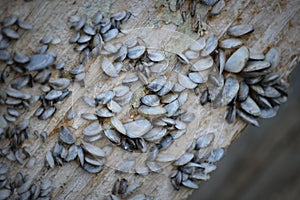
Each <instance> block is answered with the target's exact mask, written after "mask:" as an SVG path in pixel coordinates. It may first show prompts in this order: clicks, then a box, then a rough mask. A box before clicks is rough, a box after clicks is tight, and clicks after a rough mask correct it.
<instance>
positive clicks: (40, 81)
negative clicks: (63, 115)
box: [0, 15, 70, 164]
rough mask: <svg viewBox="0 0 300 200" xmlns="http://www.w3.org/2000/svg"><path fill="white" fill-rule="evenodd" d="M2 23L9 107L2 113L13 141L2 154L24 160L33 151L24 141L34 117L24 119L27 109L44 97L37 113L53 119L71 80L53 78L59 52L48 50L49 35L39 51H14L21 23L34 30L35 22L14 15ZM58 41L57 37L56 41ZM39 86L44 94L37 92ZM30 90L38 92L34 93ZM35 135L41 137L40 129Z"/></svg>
mask: <svg viewBox="0 0 300 200" xmlns="http://www.w3.org/2000/svg"><path fill="white" fill-rule="evenodd" d="M16 24H17V25H16ZM1 26H2V28H1V33H2V34H3V35H2V34H1V35H0V36H1V41H0V43H1V50H0V60H1V62H2V63H1V88H0V104H1V107H2V108H3V109H5V108H6V113H1V114H0V138H1V140H7V141H9V143H8V144H9V145H6V146H5V147H1V156H3V157H6V158H8V159H9V160H10V161H16V160H17V161H18V162H19V163H20V164H23V163H24V160H25V159H26V158H28V157H30V154H31V153H30V150H29V148H28V147H26V146H24V145H23V143H24V141H25V140H26V139H28V138H29V137H30V128H29V124H30V120H29V119H24V118H26V113H27V111H28V110H29V109H30V107H32V106H34V105H36V104H37V102H38V101H40V102H41V106H40V107H39V108H38V109H37V110H36V112H35V116H36V117H38V119H40V120H46V119H49V118H50V117H51V116H53V114H54V113H55V111H56V107H55V104H56V103H59V102H62V101H63V100H64V99H65V98H66V97H67V96H68V95H69V94H70V92H69V91H68V90H67V88H68V87H69V85H70V81H69V79H67V78H54V79H51V75H52V73H54V72H53V70H50V69H48V68H49V67H51V66H53V64H54V61H55V58H56V56H55V55H54V54H52V53H49V54H48V53H46V51H47V49H48V44H46V43H49V42H50V41H51V40H49V39H47V38H49V37H47V38H42V39H41V43H43V44H44V45H43V46H42V47H41V48H40V49H39V50H38V51H37V52H36V53H35V54H33V55H31V56H27V55H25V54H24V53H21V52H19V51H14V50H12V51H11V50H10V48H9V44H11V43H12V42H13V41H14V40H17V39H19V37H20V36H19V33H18V32H17V31H18V27H20V28H22V29H25V30H30V29H32V28H33V27H32V25H30V24H28V23H26V22H24V21H21V20H19V19H18V17H17V16H15V15H12V16H9V17H7V18H5V19H4V20H2V22H1ZM57 42H58V41H57V39H56V40H55V44H57ZM53 44H54V43H53ZM64 65H65V63H64V62H59V63H57V65H56V66H55V67H56V68H57V66H60V68H61V66H62V67H63V66H64ZM38 87H40V91H39V93H40V94H37V93H38V92H37V88H38ZM30 93H35V94H36V95H34V96H32V95H31V94H30ZM3 111H4V110H3ZM4 112H5V111H4ZM35 135H36V136H37V137H39V133H38V132H37V131H35ZM42 136H43V138H44V139H45V138H46V136H47V133H46V132H43V133H42Z"/></svg>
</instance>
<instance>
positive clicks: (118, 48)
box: [0, 0, 288, 199]
mask: <svg viewBox="0 0 300 200" xmlns="http://www.w3.org/2000/svg"><path fill="white" fill-rule="evenodd" d="M182 2H183V1H180V0H178V1H177V8H178V9H179V8H180V7H181V4H182ZM201 2H204V3H205V2H206V4H208V3H207V2H212V1H201ZM217 2H218V1H214V3H211V5H214V4H215V3H217ZM220 2H223V4H224V1H222V0H221V1H219V3H220ZM219 3H218V4H219ZM192 4H193V5H194V4H195V1H192ZM218 4H216V5H215V6H217V5H218ZM220 4H221V3H220ZM195 5H196V4H195ZM195 5H194V7H195ZM208 5H210V4H208ZM193 9H195V8H193ZM221 10H222V9H221ZM130 16H131V13H130V12H127V11H121V12H118V13H115V14H113V15H112V16H111V17H110V18H105V17H103V15H102V13H101V12H97V13H96V14H95V16H94V17H93V19H92V20H90V19H88V17H87V16H82V17H79V16H72V17H70V18H69V22H70V23H72V25H71V28H72V29H74V30H75V31H76V32H75V33H74V35H72V36H71V38H70V41H69V42H70V43H76V47H75V51H78V52H80V54H81V55H80V56H79V63H80V65H78V66H76V67H75V68H73V69H72V70H70V76H71V77H73V79H74V81H77V82H79V83H80V84H81V85H82V86H83V85H84V79H85V76H86V71H85V65H86V64H87V63H88V61H89V58H90V57H92V58H96V57H98V56H100V55H101V59H102V60H101V70H102V71H103V75H104V76H105V77H106V78H107V79H106V82H107V83H103V84H107V85H105V86H107V87H101V92H100V93H97V94H96V95H95V94H92V95H95V96H92V97H91V94H90V93H88V95H84V96H82V100H83V102H84V103H85V104H86V105H87V106H88V107H89V110H92V113H91V112H85V113H81V115H80V117H81V118H82V119H84V120H82V121H84V124H83V125H82V126H83V127H84V129H83V131H82V134H81V135H80V136H77V135H76V137H75V136H74V134H73V133H72V130H71V128H70V127H66V126H65V125H62V126H61V127H60V130H59V136H58V138H59V141H58V142H57V143H56V144H55V146H54V148H53V150H52V151H48V152H47V153H46V159H45V165H46V166H47V167H50V168H53V167H54V166H55V165H63V163H64V162H70V161H73V160H75V159H77V158H78V160H79V162H80V164H81V166H82V167H83V169H84V170H86V171H88V172H90V173H99V172H101V171H102V170H103V168H104V165H105V164H106V163H107V161H108V157H109V156H111V155H112V153H113V150H116V148H113V147H112V146H111V145H112V144H113V145H116V146H118V147H120V148H121V149H123V150H126V151H128V152H142V153H148V155H147V159H146V162H145V166H140V165H139V166H138V167H136V164H137V163H136V160H135V159H134V158H132V159H131V158H129V159H124V162H123V163H121V165H120V166H119V168H118V169H117V170H118V171H121V172H127V173H128V172H132V169H135V172H136V173H137V174H139V175H147V174H148V173H149V171H151V172H155V173H160V172H162V171H163V169H162V166H160V164H159V163H170V164H172V167H174V168H175V170H174V171H173V172H172V174H171V176H170V178H171V183H172V185H173V186H174V188H175V189H177V190H178V189H179V186H180V185H182V186H185V187H188V188H192V189H196V188H198V185H197V181H198V180H208V179H209V173H210V172H212V171H213V170H215V169H216V166H215V162H217V161H218V160H220V159H221V158H222V156H223V154H224V149H216V150H214V151H211V144H212V143H213V142H214V139H215V135H214V133H208V134H206V135H202V136H200V137H199V138H197V139H195V140H193V142H192V144H191V145H190V146H189V147H188V148H187V150H186V151H185V152H184V153H183V154H182V155H181V156H179V157H176V156H175V155H173V154H166V153H165V152H167V149H168V148H169V147H170V146H171V145H172V144H173V143H174V140H175V139H177V138H179V137H181V136H183V135H184V134H185V133H186V131H187V126H188V123H190V122H191V121H193V120H194V118H195V114H193V113H189V112H187V110H185V108H184V106H186V102H187V101H188V96H189V95H190V94H191V91H194V92H195V93H196V95H200V94H201V96H200V104H202V105H204V104H206V103H207V102H212V104H213V106H214V107H219V106H222V105H223V106H227V107H228V109H227V110H228V111H227V115H226V120H227V121H228V122H229V123H232V122H234V121H235V119H236V115H238V116H239V117H240V118H242V119H243V120H244V121H246V122H249V123H251V124H254V125H256V126H258V122H257V118H258V117H261V118H270V117H273V116H275V114H276V111H277V109H278V106H279V105H280V104H281V103H283V102H285V101H286V97H287V87H288V85H287V83H285V82H284V81H283V80H281V77H280V76H279V75H278V74H276V73H274V72H272V70H273V69H274V68H276V67H277V66H278V64H279V60H280V53H279V52H278V51H277V49H276V48H272V49H270V50H269V52H268V53H267V54H266V55H263V54H260V53H255V52H253V51H251V50H249V49H248V48H247V47H246V46H244V42H243V40H242V39H241V37H242V36H244V35H246V34H248V33H251V32H252V31H253V30H254V29H253V27H252V26H251V25H246V24H244V25H236V26H233V27H231V28H229V30H228V36H230V37H229V38H227V39H224V40H222V41H218V38H217V36H215V35H212V36H211V37H209V38H208V39H207V40H206V39H204V38H200V39H199V40H198V41H195V42H194V43H193V44H191V45H190V47H189V49H187V50H186V51H184V52H183V53H178V54H177V57H176V58H177V63H176V65H175V66H174V67H170V66H169V62H168V59H167V58H168V57H169V56H168V55H167V54H168V53H167V52H163V51H161V50H159V49H151V48H148V47H147V46H146V45H145V42H144V41H143V40H141V39H140V38H132V39H130V40H127V41H125V42H122V41H121V40H117V36H118V34H119V32H121V30H120V24H121V23H123V22H126V21H127V20H128V19H129V18H130ZM16 22H17V24H18V25H19V26H20V27H21V28H22V27H27V29H30V27H29V25H26V23H25V22H22V23H20V22H19V20H18V19H17V18H16V17H15V16H10V17H8V18H7V19H5V20H3V22H2V23H1V24H2V27H3V28H2V29H1V30H2V34H3V36H2V35H0V36H1V38H0V39H1V40H0V47H1V50H0V60H1V61H3V63H4V65H1V70H2V71H1V81H2V82H1V84H3V86H4V87H1V88H0V103H1V105H5V106H7V113H6V114H0V138H1V140H2V139H7V140H10V141H11V142H10V145H9V146H7V147H5V148H3V149H1V156H6V157H7V158H9V159H10V160H17V161H18V162H19V163H21V164H23V163H24V160H25V159H26V158H27V157H30V151H29V150H28V148H26V147H21V146H22V142H23V141H24V140H25V139H27V138H28V137H29V122H30V121H29V120H28V119H25V120H23V121H22V122H19V123H17V122H18V120H19V119H21V117H20V116H21V113H22V114H24V115H25V114H26V110H27V109H29V106H30V105H32V104H35V103H37V102H38V101H40V102H41V104H40V107H39V108H38V109H37V110H36V112H35V116H36V117H37V118H38V119H40V120H47V119H50V118H51V117H52V116H53V115H54V113H55V111H56V107H55V104H56V103H59V102H62V101H63V100H64V99H65V98H66V97H68V96H69V95H70V91H69V90H68V88H69V86H70V85H71V80H70V78H66V77H65V74H64V67H65V65H66V63H65V62H58V63H56V64H54V62H55V60H56V56H55V55H54V54H52V53H47V50H48V47H49V45H50V44H58V43H59V42H60V40H59V39H58V38H54V37H53V36H47V37H44V38H43V39H41V41H40V42H41V43H42V44H43V46H42V47H41V49H39V51H38V52H36V53H35V54H34V55H31V56H26V55H25V54H22V53H20V52H14V53H13V56H11V53H9V51H8V50H6V48H7V47H8V44H9V41H11V40H15V39H17V38H18V37H19V36H18V34H17V32H16V31H15V30H14V29H12V28H7V26H13V25H14V24H15V23H16ZM20 24H22V25H20ZM24 24H25V25H26V26H25V25H24ZM28 27H29V28H28ZM31 28H32V27H31ZM118 39H119V38H118ZM3 41H4V42H3ZM227 58H228V59H227ZM52 66H54V67H53V69H51V68H50V67H52ZM55 70H57V71H55ZM9 72H13V75H12V73H9ZM54 72H57V73H56V74H55V75H54V76H56V77H57V76H58V77H59V78H51V76H52V75H53V74H52V73H54ZM8 74H9V76H8ZM116 78H118V79H116ZM116 80H117V81H116ZM26 86H29V87H31V88H32V92H33V93H36V91H37V90H33V89H34V88H36V87H40V89H41V94H39V95H38V94H36V95H35V96H31V94H29V93H27V91H28V90H26V92H24V91H22V89H24V88H25V87H26ZM27 89H30V88H27ZM103 90H104V91H103ZM75 116H76V110H75V109H74V108H72V109H71V110H70V111H69V112H68V114H67V119H68V120H74V117H75ZM80 126H81V125H80ZM36 135H37V136H38V135H39V134H38V133H36ZM42 136H43V138H46V136H47V133H45V132H43V134H42ZM102 139H103V140H107V142H104V144H105V145H106V146H103V147H99V145H98V144H99V143H98V141H100V140H102ZM77 140H78V141H77ZM107 143H108V145H107ZM102 144H103V143H102ZM34 162H35V159H30V160H29V161H28V162H27V166H28V167H32V166H33V165H34ZM24 182H25V183H27V181H24ZM25 183H24V184H25ZM30 183H31V182H30ZM28 184H29V183H28ZM132 185H133V186H131V185H130V186H127V181H126V180H125V179H121V181H120V180H117V182H116V184H115V186H114V189H113V192H112V194H111V195H110V196H109V197H107V198H108V199H118V197H117V195H121V197H122V198H127V195H129V194H131V193H132V192H133V191H134V190H136V189H137V188H139V187H140V186H141V184H132ZM24 187H25V186H24ZM26 187H27V190H24V191H28V188H29V187H30V185H29V186H27V185H26ZM43 188H46V187H43ZM47 190H48V188H46V189H44V191H47ZM34 191H35V190H34ZM44 191H43V192H44ZM1 192H3V193H4V194H7V193H5V192H7V191H2V190H1ZM26 193H27V192H26ZM45 193H46V192H45ZM1 194H2V193H1ZM10 194H11V193H9V194H8V196H9V195H10ZM27 195H28V194H27ZM29 195H32V192H29ZM3 196H4V195H3ZM147 198H149V197H147V196H146V195H144V194H142V195H140V196H138V195H137V197H136V198H133V199H147Z"/></svg>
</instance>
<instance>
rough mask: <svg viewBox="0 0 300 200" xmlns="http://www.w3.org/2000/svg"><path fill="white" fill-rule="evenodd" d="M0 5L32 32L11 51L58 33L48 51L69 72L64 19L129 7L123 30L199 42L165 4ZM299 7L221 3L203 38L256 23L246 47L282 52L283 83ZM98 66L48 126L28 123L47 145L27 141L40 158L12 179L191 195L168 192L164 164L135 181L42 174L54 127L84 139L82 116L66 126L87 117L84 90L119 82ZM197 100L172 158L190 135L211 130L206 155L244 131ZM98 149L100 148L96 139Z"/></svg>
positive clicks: (81, 193) (94, 193)
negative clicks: (122, 183)
mask: <svg viewBox="0 0 300 200" xmlns="http://www.w3.org/2000/svg"><path fill="white" fill-rule="evenodd" d="M164 5H165V6H164ZM0 8H1V9H0V17H1V18H3V17H5V16H8V15H9V14H18V15H19V16H20V17H21V18H22V19H26V20H27V21H28V22H30V23H32V24H34V27H35V29H34V30H33V31H28V32H24V33H23V32H22V33H23V34H21V38H22V39H21V40H20V41H19V42H17V43H16V45H15V46H14V48H15V49H19V50H21V51H22V52H26V53H30V52H34V51H35V50H36V49H37V46H38V41H39V39H40V38H42V37H43V36H44V35H46V34H48V33H53V34H55V35H57V36H59V37H60V38H61V39H62V41H63V43H62V44H61V45H57V46H55V47H51V48H50V50H49V51H53V52H55V53H56V54H57V56H58V58H57V60H65V61H67V63H68V66H67V69H66V70H67V71H68V70H69V69H71V68H73V67H74V66H75V65H76V64H77V63H78V54H77V53H75V52H74V51H73V46H72V45H69V44H68V38H69V37H70V35H71V33H72V31H70V30H69V27H68V25H67V23H66V22H67V19H68V17H69V16H72V15H74V14H78V15H82V14H87V15H88V16H93V14H94V13H95V12H96V11H98V10H101V11H103V12H104V13H105V14H108V13H114V12H117V11H119V10H122V9H126V10H129V11H131V12H132V13H133V17H132V18H131V19H130V20H129V21H128V22H127V23H126V24H124V25H123V26H122V27H123V28H125V29H129V28H140V27H149V26H150V27H153V26H154V27H158V29H159V28H167V29H169V30H172V31H175V30H176V31H180V32H183V33H184V34H186V35H187V36H190V37H191V38H193V39H197V37H198V35H197V34H195V33H192V32H191V28H190V24H191V23H190V19H188V20H187V21H186V22H185V23H183V22H182V20H181V16H180V12H176V13H170V11H169V10H168V6H167V1H146V0H145V1H139V0H132V1H129V0H128V1H115V2H111V1H99V2H95V1H83V0H80V1H32V2H29V3H24V2H23V1H13V2H12V1H9V0H7V1H1V2H0ZM202 9H203V8H198V11H199V12H203V10H202ZM299 10H300V4H299V3H298V1H297V0H289V1H284V2H283V1H258V0H257V1H251V0H244V1H239V0H233V1H226V8H225V11H224V12H222V13H221V14H220V15H219V16H217V17H212V18H209V19H208V22H207V31H206V32H205V34H204V36H205V37H207V36H209V35H211V34H216V35H217V36H218V37H219V38H222V37H224V34H225V33H226V30H227V29H228V28H229V27H230V26H231V25H234V24H239V23H250V24H253V26H254V27H255V31H254V32H253V33H252V34H251V35H249V36H247V37H246V39H245V40H246V42H245V43H246V45H247V46H249V47H250V48H253V49H255V50H257V51H258V52H264V53H265V52H266V51H267V50H268V49H269V48H270V47H273V46H277V47H279V48H280V50H281V53H282V59H281V63H280V68H279V69H276V70H278V71H279V72H281V73H282V75H283V77H284V78H288V75H289V74H290V73H291V72H292V70H293V67H294V66H295V64H296V63H297V62H299V46H300V45H299V20H298V19H299V18H300V14H299V13H300V12H299ZM160 36H161V37H165V40H166V41H170V40H171V39H172V38H171V35H160ZM148 39H149V38H148ZM152 39H153V40H152ZM145 40H146V39H145ZM159 41H160V40H159V39H158V38H157V37H155V38H150V40H146V42H147V44H148V42H149V43H151V44H152V45H155V44H157V43H158V42H159ZM175 46H176V47H177V46H179V48H181V49H182V50H183V49H185V46H184V44H182V45H175ZM24 47H26V48H24ZM167 47H168V46H167ZM169 48H171V49H174V46H172V45H170V46H169ZM100 62H101V58H97V59H96V60H93V61H91V62H89V64H88V66H87V67H88V73H87V78H86V85H85V87H84V88H81V87H80V86H79V85H77V84H75V85H74V87H72V88H71V90H72V92H73V94H72V98H68V99H67V100H66V101H64V102H63V104H61V105H58V112H57V113H56V114H55V116H54V118H52V119H51V120H50V121H46V122H41V121H38V120H36V119H35V118H32V119H31V129H32V130H39V131H42V130H46V131H48V132H49V133H51V134H50V136H49V138H48V139H47V141H46V142H45V143H42V142H41V141H40V140H35V138H31V139H30V141H29V142H27V143H26V144H24V145H25V146H30V149H31V151H32V155H33V156H35V157H36V158H37V163H36V166H35V168H34V169H27V168H25V167H24V166H21V167H20V165H19V164H17V163H12V164H11V172H10V173H11V175H13V174H14V173H16V172H17V171H21V172H22V173H28V174H30V176H31V177H34V178H35V179H39V178H42V179H44V180H51V181H52V182H53V187H54V191H53V194H52V195H53V199H83V198H88V199H103V196H105V195H108V194H109V193H110V191H111V188H112V185H113V183H114V181H115V180H116V178H117V177H125V178H126V179H128V180H129V183H132V182H134V181H137V182H143V186H142V188H140V189H139V190H137V191H136V193H145V194H147V195H150V196H154V197H155V199H185V198H187V196H188V195H189V194H190V193H191V192H192V191H191V190H188V189H185V188H181V189H180V191H178V192H177V191H175V190H174V189H173V188H172V186H171V184H170V180H169V178H168V176H169V173H170V171H171V170H172V167H171V166H166V167H165V168H164V171H163V172H162V173H161V174H153V173H151V174H150V175H148V176H146V177H142V176H137V175H135V174H133V173H131V174H120V173H116V172H115V169H114V168H113V167H106V168H105V169H104V171H103V172H102V173H100V174H99V175H92V174H89V173H87V172H85V171H83V170H82V169H81V168H80V167H79V165H78V163H75V162H72V163H68V164H65V165H64V166H62V167H55V168H54V169H50V170H45V168H44V167H43V166H44V157H45V153H46V152H47V151H49V150H51V149H52V148H53V146H54V144H55V142H56V141H57V133H58V128H59V127H60V126H61V125H62V124H65V125H68V126H70V127H71V129H72V130H73V132H74V134H75V135H76V137H77V139H78V141H80V139H81V138H82V136H81V134H80V133H81V132H80V131H81V130H82V128H84V122H83V121H82V120H80V119H75V120H74V121H72V122H68V121H66V113H67V111H69V110H70V109H71V108H75V109H76V110H77V111H78V113H79V114H80V113H82V112H88V111H89V110H88V108H87V107H86V106H85V107H84V106H83V104H82V101H81V99H80V97H81V96H82V95H83V94H84V93H85V92H91V93H92V92H94V89H95V85H99V84H100V85H101V86H100V87H98V89H97V92H99V93H100V91H104V90H107V89H108V88H112V87H113V86H114V85H115V84H116V83H114V82H111V81H107V80H106V78H105V76H104V75H101V69H100V67H99V66H100ZM95 74H97V76H95ZM36 89H38V88H36ZM195 98H196V97H195V96H192V94H191V93H190V98H189V100H188V103H187V105H189V106H188V107H187V106H186V109H187V110H189V111H192V112H194V113H195V114H196V115H197V118H196V120H194V121H193V122H192V123H191V124H189V126H188V132H187V134H186V135H185V136H183V137H182V138H180V139H179V140H177V141H176V142H175V144H174V145H173V146H172V147H171V150H173V151H174V152H175V153H176V154H180V153H182V152H183V151H184V149H185V148H186V147H187V146H188V144H189V142H190V141H191V139H192V138H193V137H199V136H200V135H202V134H205V133H207V132H208V131H213V132H214V133H215V134H216V138H215V140H214V143H213V145H212V146H210V147H209V148H208V149H207V151H211V150H212V149H216V148H221V147H227V146H228V145H229V144H230V143H231V141H232V140H233V139H234V138H235V137H236V136H237V135H238V134H239V133H240V132H241V131H242V130H243V129H244V128H245V126H246V124H245V123H243V122H242V121H237V122H235V123H234V124H231V125H229V124H227V123H226V122H225V120H224V114H225V108H224V107H221V108H218V109H212V108H211V107H210V105H206V106H204V107H202V106H200V105H199V102H198V100H197V101H195ZM38 106H39V105H36V106H35V107H34V108H32V109H30V111H29V112H28V113H26V115H25V116H24V118H31V116H32V115H33V113H34V111H35V109H37V108H38ZM85 123H86V122H85ZM262 123H263V122H262ZM99 144H100V145H103V144H102V143H101V142H100V143H99ZM4 145H5V144H4ZM171 150H170V151H171ZM118 152H119V151H118ZM118 152H117V153H116V154H115V155H114V156H111V157H109V159H110V160H109V163H111V164H110V166H118V165H119V164H121V162H122V159H124V157H126V156H128V155H127V154H126V155H124V157H123V155H121V154H120V153H118ZM134 156H135V157H137V159H138V160H139V162H138V165H141V164H142V163H143V161H144V160H145V156H144V155H140V154H139V155H134ZM228 156H230V155H228ZM1 160H2V158H1ZM5 162H7V161H5ZM25 164H26V163H25ZM25 164H24V165H25ZM200 187H201V184H200Z"/></svg>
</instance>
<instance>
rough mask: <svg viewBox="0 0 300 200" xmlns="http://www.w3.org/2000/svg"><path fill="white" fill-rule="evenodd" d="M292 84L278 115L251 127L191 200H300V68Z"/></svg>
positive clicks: (229, 150)
mask: <svg viewBox="0 0 300 200" xmlns="http://www.w3.org/2000/svg"><path fill="white" fill-rule="evenodd" d="M290 83H291V85H290V90H289V98H288V101H287V103H285V104H284V105H282V106H281V108H280V110H279V112H278V115H277V116H276V117H275V118H273V119H267V120H261V121H260V125H261V127H260V128H256V127H253V126H248V127H247V128H246V130H245V131H244V132H243V133H242V134H241V135H240V136H239V137H238V138H237V139H236V140H235V141H233V143H232V144H231V145H230V147H229V148H228V149H227V151H226V154H225V157H224V158H223V159H222V160H221V161H220V162H219V163H217V167H218V168H217V170H216V171H215V172H214V173H212V174H211V179H210V180H209V181H207V182H201V183H200V189H199V190H197V191H195V192H194V193H193V194H192V195H191V196H190V198H189V200H200V199H201V200H210V199H211V200H227V199H228V200H229V199H230V200H235V199H238V200H240V199H242V200H244V199H245V200H253V199H255V200H260V199H263V200H269V199H272V200H277V199H278V200H281V199H283V200H294V199H295V200H299V199H300V64H298V66H297V67H296V68H295V69H294V71H293V72H292V74H291V77H290Z"/></svg>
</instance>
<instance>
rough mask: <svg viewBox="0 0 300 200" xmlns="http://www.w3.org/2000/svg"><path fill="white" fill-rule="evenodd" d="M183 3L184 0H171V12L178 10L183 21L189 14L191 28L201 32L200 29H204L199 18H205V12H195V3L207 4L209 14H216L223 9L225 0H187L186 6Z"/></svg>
mask: <svg viewBox="0 0 300 200" xmlns="http://www.w3.org/2000/svg"><path fill="white" fill-rule="evenodd" d="M184 4H185V1H184V0H171V1H170V3H169V8H170V10H171V11H172V12H176V11H177V10H180V12H181V17H182V20H183V22H185V21H186V19H187V18H188V17H189V15H190V16H191V18H192V30H193V31H194V32H196V33H198V32H201V30H202V29H203V30H205V29H206V28H205V25H203V24H202V21H201V18H206V17H207V14H206V15H205V16H201V15H200V13H197V5H198V4H202V5H205V6H209V7H210V9H209V15H210V16H217V15H219V14H220V13H221V12H222V11H223V9H224V7H225V0H198V1H197V0H189V1H188V6H184Z"/></svg>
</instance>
